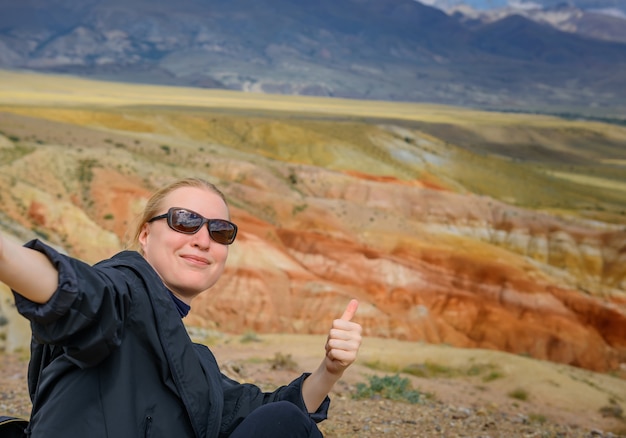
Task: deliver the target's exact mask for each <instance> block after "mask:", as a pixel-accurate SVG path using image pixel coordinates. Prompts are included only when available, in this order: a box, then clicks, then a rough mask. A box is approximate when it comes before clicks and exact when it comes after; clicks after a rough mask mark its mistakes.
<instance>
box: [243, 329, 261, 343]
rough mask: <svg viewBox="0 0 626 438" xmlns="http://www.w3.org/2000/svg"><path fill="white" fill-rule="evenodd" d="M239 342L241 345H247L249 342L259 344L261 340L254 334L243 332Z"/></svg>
mask: <svg viewBox="0 0 626 438" xmlns="http://www.w3.org/2000/svg"><path fill="white" fill-rule="evenodd" d="M239 342H241V343H242V344H247V343H249V342H261V338H259V336H258V335H257V334H256V333H255V332H252V331H249V332H245V333H244V334H243V336H241V339H240V340H239Z"/></svg>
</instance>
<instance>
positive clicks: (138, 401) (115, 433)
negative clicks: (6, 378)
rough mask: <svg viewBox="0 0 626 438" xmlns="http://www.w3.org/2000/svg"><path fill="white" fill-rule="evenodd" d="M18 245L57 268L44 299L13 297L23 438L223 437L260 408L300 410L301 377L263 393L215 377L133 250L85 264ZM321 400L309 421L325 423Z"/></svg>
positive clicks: (39, 246)
mask: <svg viewBox="0 0 626 438" xmlns="http://www.w3.org/2000/svg"><path fill="white" fill-rule="evenodd" d="M27 246H28V247H30V248H33V249H36V250H38V251H41V252H43V253H44V254H46V255H47V256H48V258H49V259H50V260H51V261H52V263H53V264H54V265H55V266H56V268H57V269H58V271H59V288H58V290H57V291H56V292H55V293H54V295H53V296H52V298H51V299H50V300H49V301H48V302H47V303H45V304H42V305H40V304H36V303H33V302H31V301H29V300H27V299H25V298H24V297H22V296H20V295H18V294H15V299H16V304H17V307H18V310H19V312H20V313H21V314H22V315H24V316H25V317H26V318H28V319H29V320H30V321H31V327H32V332H33V338H32V344H31V361H30V364H29V370H28V384H29V390H30V396H31V400H32V402H33V410H32V414H31V422H30V425H29V427H28V429H27V432H28V433H30V434H31V436H32V437H46V438H54V437H64V438H70V437H87V436H89V437H90V438H91V437H93V438H100V437H114V438H124V437H139V436H140V437H144V436H145V437H168V438H169V437H203V438H204V437H218V436H219V437H222V436H228V434H230V433H231V432H232V430H233V429H234V428H235V427H236V426H237V425H238V424H239V423H240V422H241V421H242V420H243V418H244V417H245V416H246V415H247V414H248V413H249V412H251V411H252V410H253V409H255V408H256V407H258V406H260V405H262V404H265V403H270V402H273V401H278V400H287V401H290V402H292V403H294V404H295V405H297V406H298V407H300V409H302V410H303V411H304V412H306V407H305V405H304V401H303V399H302V393H301V389H302V382H303V380H304V378H305V377H306V376H307V375H306V374H303V375H302V376H300V377H299V378H298V379H296V380H294V381H293V382H292V383H290V384H289V385H287V386H283V387H280V388H278V389H277V390H276V391H274V392H272V393H263V392H261V390H260V389H259V388H257V387H256V386H254V385H250V384H239V383H237V382H235V381H233V380H231V379H229V378H227V377H226V376H224V375H223V374H221V372H220V370H219V367H218V365H217V363H216V361H215V358H214V356H213V354H212V353H211V351H210V350H209V349H208V348H207V347H206V346H204V345H200V344H195V343H193V342H192V341H191V340H190V338H189V336H188V334H187V331H186V329H185V327H184V325H183V323H182V320H181V318H180V315H179V314H178V311H177V309H176V307H175V305H174V303H173V301H172V299H171V296H170V295H169V292H168V290H167V289H166V288H165V286H164V284H163V282H162V281H161V280H160V278H159V277H158V275H157V274H156V272H155V271H154V270H153V269H152V267H151V266H150V265H149V264H148V263H147V262H146V261H145V259H144V258H143V257H142V256H141V255H140V254H138V253H136V252H132V251H124V252H121V253H119V254H117V255H115V256H114V257H112V258H111V259H108V260H105V261H103V262H100V263H98V264H96V265H95V266H93V267H92V266H89V265H87V264H85V263H83V262H81V261H79V260H76V259H73V258H70V257H67V256H64V255H62V254H59V253H58V252H56V251H55V250H53V249H52V248H50V247H48V246H46V245H44V244H43V243H41V242H39V241H37V240H35V241H32V242H29V243H28V244H27ZM329 402H330V401H329V399H328V398H327V399H326V401H325V402H324V403H323V404H322V406H321V407H320V409H319V410H318V412H316V413H315V414H313V415H312V418H313V419H314V420H315V421H322V420H323V419H325V418H326V414H327V411H328V405H329Z"/></svg>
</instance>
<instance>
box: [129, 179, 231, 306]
mask: <svg viewBox="0 0 626 438" xmlns="http://www.w3.org/2000/svg"><path fill="white" fill-rule="evenodd" d="M171 207H181V208H186V209H189V210H193V211H195V212H196V213H199V214H201V215H202V216H204V217H206V218H208V219H228V218H229V215H228V208H227V207H226V204H225V203H224V201H223V199H222V198H221V197H220V196H219V195H218V194H216V193H214V192H212V191H211V190H209V189H204V188H198V187H181V188H179V189H176V190H174V191H173V192H171V193H169V194H168V195H167V196H166V197H165V198H164V200H163V203H162V205H161V209H160V210H159V212H158V213H157V215H160V214H164V213H167V210H168V209H170V208H171ZM139 244H140V245H141V247H142V249H143V254H144V257H145V258H146V260H147V261H148V263H150V265H152V267H153V268H154V269H155V270H156V272H157V273H158V274H159V276H160V277H161V279H162V280H163V282H164V283H165V285H166V286H167V288H168V289H169V290H171V291H172V292H173V293H174V294H175V295H176V296H177V297H178V298H180V299H181V300H183V301H185V302H187V303H188V304H189V303H190V302H191V299H192V298H193V297H195V296H196V295H198V294H199V293H201V292H203V291H204V290H206V289H208V288H210V287H211V286H213V285H214V284H215V282H216V281H217V280H218V279H219V277H220V276H221V275H222V272H223V271H224V265H225V263H226V257H227V256H228V246H227V245H222V244H220V243H217V242H215V241H214V240H212V239H211V237H209V230H208V227H207V225H206V224H205V225H204V226H203V227H202V229H200V231H198V232H197V233H195V234H183V233H179V232H177V231H174V230H172V229H171V228H170V227H169V226H168V224H167V220H166V219H160V220H156V221H154V222H150V223H146V224H144V226H143V228H142V230H141V233H140V235H139Z"/></svg>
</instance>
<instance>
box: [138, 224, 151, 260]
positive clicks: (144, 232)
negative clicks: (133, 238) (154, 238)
mask: <svg viewBox="0 0 626 438" xmlns="http://www.w3.org/2000/svg"><path fill="white" fill-rule="evenodd" d="M149 234H150V227H149V226H148V223H145V224H143V225H142V227H141V231H140V232H139V236H138V238H137V242H138V243H139V248H140V249H141V253H142V254H143V253H144V252H145V248H146V244H147V243H148V235H149Z"/></svg>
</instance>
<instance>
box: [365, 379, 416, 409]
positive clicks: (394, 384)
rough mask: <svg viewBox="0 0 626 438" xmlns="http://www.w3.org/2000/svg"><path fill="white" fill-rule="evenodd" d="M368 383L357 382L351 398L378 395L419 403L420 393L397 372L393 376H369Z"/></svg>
mask: <svg viewBox="0 0 626 438" xmlns="http://www.w3.org/2000/svg"><path fill="white" fill-rule="evenodd" d="M368 379H369V385H367V384H365V383H362V382H360V383H357V385H356V393H355V394H354V396H353V398H355V399H363V398H372V397H375V396H380V397H382V398H386V399H389V400H404V401H408V402H409V403H419V402H420V401H421V400H420V398H421V396H422V394H421V393H420V392H419V391H417V390H414V389H412V387H411V382H410V381H409V379H407V378H403V377H400V376H399V375H398V374H395V375H393V376H383V377H378V376H369V378H368Z"/></svg>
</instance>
